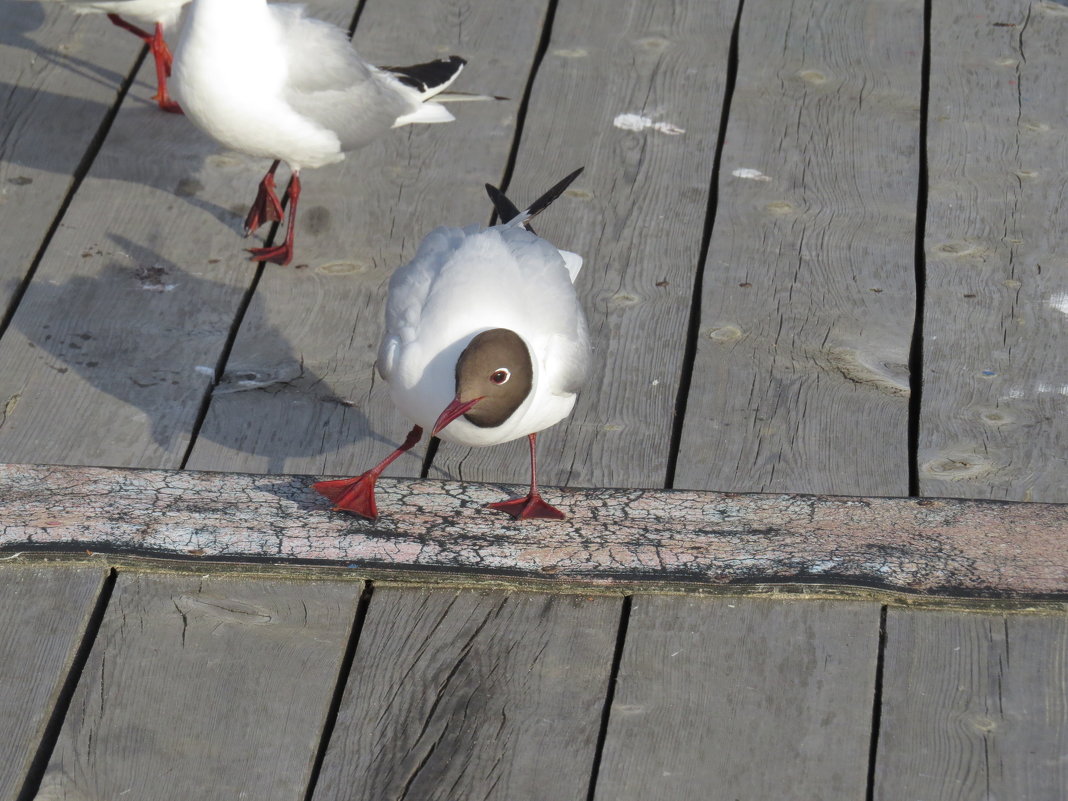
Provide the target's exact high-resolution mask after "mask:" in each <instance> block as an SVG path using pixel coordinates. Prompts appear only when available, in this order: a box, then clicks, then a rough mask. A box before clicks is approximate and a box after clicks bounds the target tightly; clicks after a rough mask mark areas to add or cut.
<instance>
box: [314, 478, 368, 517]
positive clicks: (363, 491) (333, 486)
mask: <svg viewBox="0 0 1068 801" xmlns="http://www.w3.org/2000/svg"><path fill="white" fill-rule="evenodd" d="M312 489H313V490H315V491H316V492H318V493H319V494H320V495H323V496H325V497H327V498H329V499H330V500H331V501H333V502H334V506H333V510H334V511H335V512H351V513H352V514H354V515H359V516H360V517H366V518H367V519H368V520H374V519H375V518H377V517H378V506H377V504H375V477H371V476H369V475H368V474H367V473H362V474H361V475H358V476H356V477H355V478H339V479H335V480H333V481H316V482H315V483H314V484H312Z"/></svg>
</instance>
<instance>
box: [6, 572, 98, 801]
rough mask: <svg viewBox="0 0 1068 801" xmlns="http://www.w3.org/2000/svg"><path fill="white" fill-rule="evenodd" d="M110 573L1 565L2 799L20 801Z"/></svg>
mask: <svg viewBox="0 0 1068 801" xmlns="http://www.w3.org/2000/svg"><path fill="white" fill-rule="evenodd" d="M105 575H106V571H105V570H103V569H97V568H64V567H53V566H44V567H13V566H8V565H4V566H0V721H3V726H2V730H0V799H4V801H14V799H15V798H17V797H18V794H19V792H20V791H21V790H22V785H23V783H24V782H25V781H26V775H27V771H28V769H29V767H30V763H31V762H32V761H33V759H34V757H35V756H36V754H37V749H38V747H39V746H40V744H41V737H42V735H43V734H44V730H45V727H46V726H47V725H48V722H49V718H50V716H51V714H52V712H53V710H54V708H55V704H56V701H57V699H58V697H59V692H60V690H61V688H62V686H63V683H64V682H65V681H66V680H67V674H68V673H69V671H70V668H71V662H72V660H73V659H74V655H75V652H76V651H77V649H78V646H79V645H80V644H81V641H82V638H83V637H84V636H85V628H86V625H87V624H88V622H89V616H90V614H91V613H92V611H93V606H94V603H95V602H96V600H97V598H98V596H99V594H100V590H101V587H102V585H103V582H104V577H105Z"/></svg>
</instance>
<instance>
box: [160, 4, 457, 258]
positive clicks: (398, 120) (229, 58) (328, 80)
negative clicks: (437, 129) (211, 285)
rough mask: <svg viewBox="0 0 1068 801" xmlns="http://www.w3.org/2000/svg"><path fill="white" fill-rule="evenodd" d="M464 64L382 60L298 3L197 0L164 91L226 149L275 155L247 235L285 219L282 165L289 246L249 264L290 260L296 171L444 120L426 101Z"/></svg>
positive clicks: (444, 113) (440, 109) (260, 252)
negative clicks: (403, 129) (364, 54)
mask: <svg viewBox="0 0 1068 801" xmlns="http://www.w3.org/2000/svg"><path fill="white" fill-rule="evenodd" d="M464 63H465V62H464V60H463V59H462V58H460V57H459V56H450V57H449V58H444V59H440V60H438V61H432V62H430V63H427V64H417V65H415V66H412V67H381V68H379V67H375V66H372V65H371V64H368V63H367V62H365V61H363V59H361V58H360V57H359V55H357V53H356V51H355V50H354V49H353V47H352V43H351V42H350V41H349V39H348V36H347V34H346V32H345V31H343V30H341V29H340V28H338V27H336V26H334V25H331V24H330V23H328V22H324V21H322V20H317V19H312V18H309V17H306V16H304V7H303V6H296V5H281V4H280V5H270V6H268V5H267V2H266V0H194V2H193V5H192V7H191V9H190V12H189V19H188V21H187V23H186V27H185V31H184V32H183V35H182V39H181V41H180V42H179V44H178V49H177V51H176V53H175V58H174V79H173V81H172V89H173V90H174V92H175V95H176V96H177V97H178V100H179V101H180V102H181V104H182V108H183V109H184V110H185V113H186V115H187V116H188V117H189V119H191V120H192V121H193V122H194V123H196V124H197V125H198V126H200V127H201V128H203V129H204V131H206V132H207V133H208V134H210V135H211V136H213V137H214V138H215V139H217V140H218V141H219V142H221V143H222V144H223V145H225V146H226V147H229V148H231V149H233V150H238V151H241V152H243V153H247V154H249V155H252V156H263V157H265V158H270V159H274V163H273V164H272V165H271V168H270V169H269V170H268V171H267V174H266V175H265V176H264V177H263V180H262V181H261V182H260V186H259V191H258V192H257V194H256V200H255V201H254V202H253V204H252V208H251V209H250V210H249V213H248V216H247V217H246V219H245V235H246V236H248V235H249V234H250V233H251V232H252V231H254V230H255V229H256V228H258V227H259V226H261V225H263V224H264V223H265V222H267V221H278V220H281V218H282V204H281V202H280V201H279V199H278V195H277V194H276V193H275V188H274V172H275V170H276V169H277V168H278V164H279V162H280V161H284V162H286V163H287V164H288V165H289V168H290V170H291V172H292V177H291V178H290V180H289V185H288V187H286V198H287V201H288V204H289V220H288V230H287V231H286V239H285V243H284V244H282V245H278V246H275V247H271V248H253V249H251V250H250V252H251V253H252V257H253V259H254V260H256V261H271V262H274V263H276V264H288V263H289V261H290V259H292V257H293V233H294V224H295V223H296V212H297V200H298V198H299V197H300V170H301V168H303V167H322V166H323V165H326V164H333V163H335V162H338V161H341V160H342V159H343V158H344V157H345V153H346V152H347V151H350V150H355V149H357V148H359V147H363V146H364V145H366V144H368V143H369V142H371V141H372V140H373V139H375V138H377V137H378V136H380V135H381V134H383V133H385V132H386V131H388V130H389V129H390V128H396V127H398V126H401V125H407V124H409V123H414V122H427V123H430V122H449V121H451V120H452V119H454V117H453V116H452V114H450V113H449V111H448V110H447V109H446V108H445V107H444V106H442V105H441V104H440V103H436V102H428V101H430V98H432V97H434V96H436V95H438V94H439V93H441V91H442V90H444V89H445V88H446V87H447V86H448V85H449V84H451V83H452V82H453V81H454V80H455V79H456V76H457V75H459V73H460V70H461V69H463V66H464ZM439 99H440V98H439Z"/></svg>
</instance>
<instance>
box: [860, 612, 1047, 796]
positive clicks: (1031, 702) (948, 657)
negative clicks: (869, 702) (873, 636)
mask: <svg viewBox="0 0 1068 801" xmlns="http://www.w3.org/2000/svg"><path fill="white" fill-rule="evenodd" d="M883 675H884V683H883V695H882V718H881V727H880V735H879V747H878V754H877V758H876V774H875V779H876V783H875V794H874V798H875V799H876V801H880V800H885V801H890V799H902V798H922V799H925V801H944V800H948V799H994V798H1006V799H1007V798H1020V799H1023V798H1027V799H1051V800H1052V799H1057V798H1065V797H1068V759H1066V758H1065V755H1066V754H1068V613H1064V614H1060V615H1049V616H1046V615H1042V616H1037V615H1036V616H1031V615H1007V616H1003V615H978V614H966V615H962V614H950V613H946V612H905V611H898V610H893V609H891V610H889V612H888V615H887V632H886V661H885V669H884V674H883Z"/></svg>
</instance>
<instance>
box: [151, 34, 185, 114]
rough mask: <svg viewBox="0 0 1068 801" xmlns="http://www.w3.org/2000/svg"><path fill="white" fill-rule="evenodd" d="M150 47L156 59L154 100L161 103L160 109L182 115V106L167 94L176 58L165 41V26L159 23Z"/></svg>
mask: <svg viewBox="0 0 1068 801" xmlns="http://www.w3.org/2000/svg"><path fill="white" fill-rule="evenodd" d="M148 46H149V48H150V49H151V50H152V56H153V58H155V59H156V94H155V95H153V98H152V99H153V100H155V101H156V102H157V103H159V107H160V108H161V109H163V110H164V111H169V112H171V113H172V114H181V113H182V108H181V106H179V105H178V104H177V103H175V102H174V101H173V100H171V96H170V95H169V94H167V79H168V78H170V77H171V62H172V61H173V60H174V58H173V57H172V56H171V51H170V48H169V47H167V43H166V42H165V41H164V40H163V26H162V25H160V24H159V23H158V22H157V23H156V33H155V35H154V36H153V37H152V38H151V39H150V40H149V42H148Z"/></svg>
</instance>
